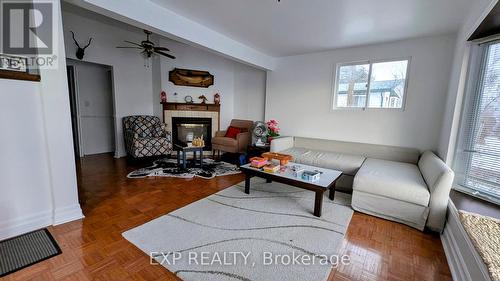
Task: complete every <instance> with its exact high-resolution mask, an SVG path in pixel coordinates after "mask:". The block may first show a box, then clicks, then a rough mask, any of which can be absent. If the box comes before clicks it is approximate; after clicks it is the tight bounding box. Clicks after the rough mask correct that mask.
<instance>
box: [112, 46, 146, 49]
mask: <svg viewBox="0 0 500 281" xmlns="http://www.w3.org/2000/svg"><path fill="white" fill-rule="evenodd" d="M116 48H118V49H142V48H141V47H122V46H118V47H116Z"/></svg>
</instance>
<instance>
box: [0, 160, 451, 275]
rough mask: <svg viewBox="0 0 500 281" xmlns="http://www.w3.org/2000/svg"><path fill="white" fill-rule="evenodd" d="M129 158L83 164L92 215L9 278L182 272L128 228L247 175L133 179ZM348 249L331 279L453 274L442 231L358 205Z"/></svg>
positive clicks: (66, 228) (57, 231)
mask: <svg viewBox="0 0 500 281" xmlns="http://www.w3.org/2000/svg"><path fill="white" fill-rule="evenodd" d="M133 169H134V168H132V167H128V166H127V165H126V163H125V160H124V159H118V160H116V159H113V158H112V157H111V156H110V155H98V156H91V157H86V158H84V159H82V160H81V161H80V163H79V165H78V175H79V181H78V183H79V187H80V199H81V204H82V208H83V211H84V214H85V216H86V218H85V219H83V220H79V221H75V222H71V223H67V224H63V225H59V226H56V227H50V228H49V230H50V232H51V233H52V234H53V235H54V237H55V239H56V240H57V241H58V243H59V245H60V246H61V248H62V251H63V254H61V255H59V256H57V257H54V258H51V259H49V260H46V261H43V262H41V263H38V264H36V265H34V266H31V267H29V268H26V269H23V270H21V271H18V272H16V273H13V274H11V275H8V276H7V277H4V278H2V281H3V280H5V281H7V280H9V281H10V280H179V279H178V278H177V277H176V276H175V275H174V274H173V273H171V272H169V271H168V270H166V269H165V268H163V267H161V266H156V265H150V264H149V258H148V256H147V255H146V254H144V253H143V252H142V251H140V250H139V249H137V248H136V247H135V246H134V245H132V244H131V243H129V242H128V241H126V240H125V239H124V238H122V236H121V233H122V232H124V231H126V230H128V229H130V228H133V227H136V226H139V225H141V224H143V223H145V222H147V221H150V220H152V219H154V218H156V217H159V216H161V215H164V214H166V213H169V212H171V211H173V210H175V209H178V208H180V207H183V206H185V205H187V204H189V203H191V202H194V201H196V200H199V199H201V198H204V197H206V196H208V195H210V194H212V193H215V192H217V191H219V190H222V189H224V188H226V187H229V186H232V185H234V184H235V183H238V182H240V181H243V180H244V177H243V175H231V176H225V177H218V178H216V179H213V180H202V179H192V180H184V179H172V178H145V179H133V180H131V179H127V178H126V174H127V173H128V172H129V171H131V170H133ZM341 252H342V253H343V254H347V255H349V256H350V257H351V261H352V262H351V264H350V265H348V266H341V267H339V268H337V269H334V270H332V272H331V274H330V276H329V280H330V281H345V280H360V281H361V280H363V281H369V280H401V281H402V280H404V281H409V280H415V281H416V280H418V281H422V280H429V281H430V280H439V281H443V280H451V277H450V271H449V268H448V265H447V262H446V257H445V256H444V253H443V247H442V245H441V242H440V240H439V236H437V235H431V234H426V233H422V232H420V231H418V230H414V229H412V228H410V227H407V226H404V225H401V224H398V223H394V222H389V221H385V220H382V219H378V218H375V217H371V216H368V215H364V214H361V213H357V212H356V213H354V216H353V218H352V221H351V223H350V225H349V228H348V231H347V234H346V237H345V240H344V243H343V246H342V250H341Z"/></svg>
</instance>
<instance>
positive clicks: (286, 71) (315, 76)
mask: <svg viewBox="0 0 500 281" xmlns="http://www.w3.org/2000/svg"><path fill="white" fill-rule="evenodd" d="M454 41H455V38H454V36H452V35H449V36H437V37H425V38H418V39H411V40H405V41H399V42H392V43H386V44H378V45H372V46H363V47H355V48H346V49H338V50H333V51H328V52H321V53H314V54H306V55H299V56H291V57H284V58H280V59H278V60H277V64H276V69H275V71H272V72H271V71H269V72H268V75H267V100H266V119H269V118H275V119H277V120H278V121H281V123H280V125H281V128H282V134H283V135H298V136H305V137H314V138H325V139H335V140H342V141H352V142H363V143H374V144H385V145H395V146H403V147H414V148H418V149H421V150H424V149H433V150H436V149H437V147H438V142H439V134H440V130H441V119H442V110H443V108H444V106H445V100H446V91H447V87H448V78H449V73H450V68H451V62H452V56H453V54H452V52H451V51H450V50H452V49H453V47H454ZM403 57H411V64H410V71H409V76H408V77H409V80H408V83H409V84H408V91H407V99H406V108H405V110H404V111H401V110H383V109H370V110H365V111H362V110H332V109H331V107H332V92H333V91H332V87H333V81H334V79H333V75H334V74H333V73H334V68H335V65H336V64H337V63H343V62H352V61H359V60H367V59H391V58H403Z"/></svg>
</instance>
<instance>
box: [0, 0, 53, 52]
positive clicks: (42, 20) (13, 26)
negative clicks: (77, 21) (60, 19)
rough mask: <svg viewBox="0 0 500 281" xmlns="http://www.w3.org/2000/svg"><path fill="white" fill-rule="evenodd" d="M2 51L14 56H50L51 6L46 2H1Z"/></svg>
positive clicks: (51, 43) (51, 44) (51, 50)
mask: <svg viewBox="0 0 500 281" xmlns="http://www.w3.org/2000/svg"><path fill="white" fill-rule="evenodd" d="M0 2H1V3H2V5H1V9H2V11H1V13H2V52H3V53H7V54H13V55H34V56H36V55H48V54H52V53H53V45H54V40H53V39H54V32H53V31H54V30H55V29H54V27H53V19H54V13H53V7H52V3H51V2H47V1H44V2H42V1H40V2H39V1H30V2H26V1H3V0H0Z"/></svg>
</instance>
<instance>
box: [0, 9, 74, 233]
mask: <svg viewBox="0 0 500 281" xmlns="http://www.w3.org/2000/svg"><path fill="white" fill-rule="evenodd" d="M53 3H54V5H55V7H56V10H58V8H59V1H58V0H54V1H53ZM54 19H55V21H56V23H57V24H58V27H59V30H60V29H61V28H62V26H61V18H60V15H58V14H56V15H54ZM56 36H58V37H56V38H57V42H58V43H59V44H58V46H57V47H58V49H57V51H56V55H57V58H59V59H58V60H57V62H58V66H57V69H54V70H41V71H40V74H41V79H42V80H41V82H38V83H37V82H26V81H14V80H6V79H0V96H1V97H2V102H1V103H0V119H1V120H0V131H1V132H2V138H0V147H1V148H0V153H1V154H2V158H1V160H0V240H2V239H4V238H7V237H11V236H15V235H18V234H21V233H24V232H28V231H31V230H35V229H38V228H41V227H44V226H47V225H51V224H60V223H64V222H67V221H71V220H74V219H79V218H81V217H82V212H81V209H80V205H79V204H78V195H77V185H76V169H75V159H74V155H73V140H72V133H71V118H70V112H69V111H70V109H69V96H68V89H67V79H66V62H65V61H64V57H65V53H64V47H63V44H64V41H63V38H62V34H60V33H59V34H56Z"/></svg>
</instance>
